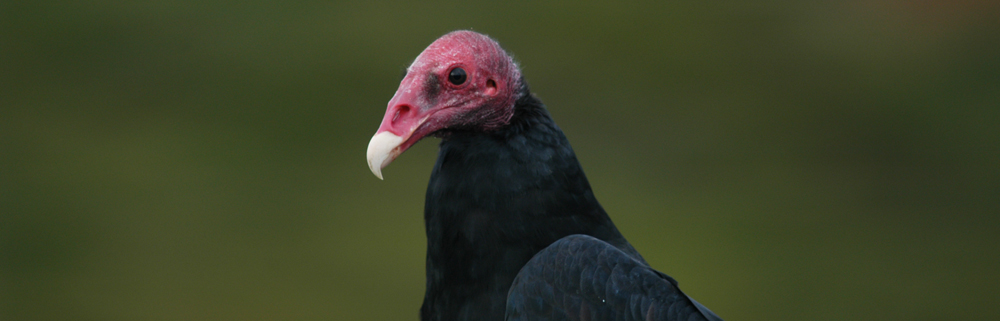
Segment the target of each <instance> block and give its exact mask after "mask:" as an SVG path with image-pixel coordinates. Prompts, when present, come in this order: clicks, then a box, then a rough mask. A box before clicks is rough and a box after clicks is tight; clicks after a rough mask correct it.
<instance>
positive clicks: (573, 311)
mask: <svg viewBox="0 0 1000 321" xmlns="http://www.w3.org/2000/svg"><path fill="white" fill-rule="evenodd" d="M506 320H508V321H514V320H595V321H596V320H637V321H638V320H691V321H693V320H710V321H713V320H718V321H721V320H722V319H721V318H719V317H718V316H716V315H715V314H714V313H712V312H711V311H709V310H708V309H707V308H705V307H704V306H702V305H701V304H699V303H698V302H695V301H694V300H692V299H691V298H689V297H688V296H687V295H685V294H684V293H683V292H681V290H680V289H678V288H677V281H674V279H673V278H671V277H669V276H667V275H665V274H663V273H660V272H657V271H656V270H653V269H652V268H650V267H649V266H648V265H646V264H644V263H642V262H640V261H638V260H636V259H635V258H633V257H631V256H629V255H628V254H625V252H622V251H621V250H619V249H618V248H616V247H614V246H612V245H611V244H608V243H606V242H604V241H601V240H599V239H596V238H594V237H591V236H587V235H579V234H577V235H570V236H567V237H564V238H562V239H559V240H558V241H556V242H554V243H552V245H549V246H548V247H546V248H545V249H544V250H542V251H540V252H538V254H536V255H535V256H534V257H532V258H531V260H530V261H528V263H527V264H525V265H524V267H523V268H521V271H520V272H518V274H517V277H516V278H515V279H514V282H513V284H512V285H511V288H510V291H509V292H508V294H507V311H506Z"/></svg>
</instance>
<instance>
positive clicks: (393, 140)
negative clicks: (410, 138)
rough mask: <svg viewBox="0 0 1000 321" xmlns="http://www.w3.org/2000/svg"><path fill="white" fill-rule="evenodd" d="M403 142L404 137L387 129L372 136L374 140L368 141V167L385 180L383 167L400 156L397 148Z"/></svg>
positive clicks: (376, 175)
mask: <svg viewBox="0 0 1000 321" xmlns="http://www.w3.org/2000/svg"><path fill="white" fill-rule="evenodd" d="M402 143H403V138H402V137H399V136H396V135H394V134H392V133H390V132H387V131H385V132H380V133H376V134H375V136H372V140H371V141H370V142H368V168H369V169H371V171H372V174H375V177H378V179H380V180H385V179H383V178H382V168H385V167H386V166H387V165H389V163H391V162H392V160H393V159H395V158H396V156H398V151H397V149H396V148H397V147H399V145H400V144H402Z"/></svg>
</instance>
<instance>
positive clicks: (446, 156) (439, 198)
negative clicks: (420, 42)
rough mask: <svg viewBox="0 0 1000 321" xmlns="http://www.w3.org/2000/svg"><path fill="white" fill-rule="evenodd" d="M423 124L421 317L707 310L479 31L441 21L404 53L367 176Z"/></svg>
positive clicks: (671, 315) (602, 316) (656, 316)
mask: <svg viewBox="0 0 1000 321" xmlns="http://www.w3.org/2000/svg"><path fill="white" fill-rule="evenodd" d="M428 135H430V136H436V137H440V138H441V146H440V152H439V154H438V158H437V163H436V164H435V165H434V170H433V172H432V173H431V178H430V183H429V184H428V186H427V195H426V200H425V206H424V220H425V228H426V230H427V289H426V293H425V296H424V303H423V306H422V307H421V309H420V316H421V319H422V320H424V321H430V320H501V319H506V320H721V319H720V318H719V317H718V316H716V315H715V314H714V313H712V312H711V311H709V310H708V309H707V308H705V307H704V306H702V305H701V304H699V303H698V302H695V301H694V300H693V299H691V298H690V297H688V296H687V295H685V294H684V293H683V292H681V291H680V290H679V289H678V288H677V282H676V281H674V279H672V278H670V277H669V276H667V275H665V274H663V273H660V272H657V271H656V270H653V269H652V268H651V267H650V266H649V264H647V263H646V261H645V260H643V258H642V256H641V255H639V253H638V252H636V250H635V249H634V248H632V246H631V245H630V244H629V243H628V241H626V240H625V238H624V237H623V236H622V235H621V233H619V232H618V229H617V228H615V225H614V223H612V222H611V219H610V218H609V217H608V215H607V213H605V212H604V209H603V208H601V205H600V204H598V203H597V199H596V198H595V197H594V193H593V192H592V191H591V189H590V183H588V182H587V178H586V177H585V176H584V174H583V169H582V168H581V167H580V164H579V162H578V161H577V159H576V155H575V154H574V153H573V149H572V148H571V147H570V145H569V142H568V141H567V140H566V136H564V135H563V133H562V131H561V130H560V129H559V127H558V126H556V124H555V122H553V121H552V118H551V117H550V116H549V113H548V111H546V109H545V107H544V105H542V103H541V101H540V100H538V98H536V97H535V96H534V95H532V94H531V92H530V91H529V90H528V86H527V84H526V83H525V81H524V79H523V78H522V77H521V71H520V70H519V68H518V66H517V64H516V63H515V62H514V61H513V59H511V57H510V56H509V55H508V54H507V53H506V52H505V51H504V50H503V49H502V48H500V45H499V44H497V42H496V41H494V40H493V39H491V38H489V37H488V36H485V35H482V34H479V33H476V32H472V31H455V32H451V33H448V34H446V35H444V36H442V37H441V38H439V39H437V40H436V41H434V43H431V45H430V46H428V47H427V49H425V50H424V51H423V52H422V53H421V54H420V55H419V56H417V58H416V60H415V61H414V62H413V64H412V65H410V67H409V68H407V70H406V75H405V76H404V78H403V80H402V81H401V82H400V85H399V89H398V90H397V91H396V94H395V95H394V96H393V97H392V99H391V100H390V101H389V106H388V108H387V110H386V112H385V116H384V117H383V118H382V124H381V125H380V126H379V128H378V131H376V133H375V136H374V137H372V139H371V142H370V143H369V144H368V166H369V167H370V168H371V170H372V172H373V173H374V174H375V176H377V177H378V178H379V179H381V178H382V168H384V167H385V166H386V165H389V163H390V162H392V161H393V159H395V158H396V157H397V156H399V155H400V154H401V153H403V152H404V151H406V149H407V148H409V147H410V146H412V145H413V144H415V143H416V142H417V141H419V140H420V139H421V138H423V137H426V136H428Z"/></svg>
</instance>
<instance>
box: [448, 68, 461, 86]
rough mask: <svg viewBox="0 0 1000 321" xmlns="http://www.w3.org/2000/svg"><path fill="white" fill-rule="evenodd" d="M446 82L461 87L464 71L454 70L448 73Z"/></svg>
mask: <svg viewBox="0 0 1000 321" xmlns="http://www.w3.org/2000/svg"><path fill="white" fill-rule="evenodd" d="M448 81H450V82H451V83H452V84H456V85H461V84H463V83H465V69H462V68H455V69H452V70H451V72H449V73H448Z"/></svg>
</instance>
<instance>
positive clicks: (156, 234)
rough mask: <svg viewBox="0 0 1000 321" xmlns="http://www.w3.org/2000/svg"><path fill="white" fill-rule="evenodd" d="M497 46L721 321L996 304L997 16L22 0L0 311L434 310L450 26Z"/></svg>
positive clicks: (966, 312)
mask: <svg viewBox="0 0 1000 321" xmlns="http://www.w3.org/2000/svg"><path fill="white" fill-rule="evenodd" d="M455 29H473V30H476V31H479V32H484V33H487V34H489V35H491V36H493V37H495V38H496V39H498V40H499V41H500V43H501V44H502V45H503V46H504V47H505V48H506V49H507V50H509V51H510V52H511V53H512V54H513V55H514V56H515V58H516V59H517V60H518V61H519V62H520V63H521V66H522V68H523V71H524V75H525V76H526V77H527V80H528V82H529V83H530V84H531V86H532V89H533V90H534V92H536V93H537V94H538V96H540V97H541V98H542V99H543V100H544V101H545V102H546V103H547V105H548V106H549V109H550V111H551V113H552V114H553V117H555V119H556V121H557V122H558V123H559V124H560V125H561V126H562V128H563V129H564V130H565V132H566V135H567V136H569V139H570V141H571V142H573V146H574V148H575V149H576V151H577V154H578V156H579V158H580V161H581V163H582V164H583V166H584V168H585V169H586V171H587V174H588V176H589V178H590V180H591V183H592V185H593V187H594V190H595V192H596V194H597V195H598V198H599V199H600V200H601V201H602V203H603V205H604V206H605V208H606V209H607V210H608V212H609V213H610V215H611V217H612V218H613V219H614V221H615V222H616V223H617V224H618V227H619V228H620V229H621V231H622V232H623V233H624V234H625V235H626V236H627V237H628V238H629V240H630V241H631V242H632V243H633V244H634V245H635V247H636V248H637V249H639V251H641V252H642V253H643V254H644V255H645V257H646V258H647V259H648V260H649V262H650V263H652V265H653V266H654V267H656V268H657V269H659V270H661V271H664V272H666V273H668V274H670V275H672V276H674V277H676V278H677V279H678V280H679V281H680V282H681V286H682V289H684V290H685V291H686V292H687V293H688V294H690V295H692V296H693V297H695V298H697V299H699V300H700V301H701V302H702V303H704V304H705V305H707V306H709V307H711V308H712V309H713V310H714V311H715V312H717V313H718V314H719V315H721V316H722V317H724V318H726V319H727V320H848V319H863V320H878V319H890V320H960V319H967V320H989V319H993V320H996V319H1000V308H998V306H1000V302H998V301H1000V300H998V298H1000V296H998V295H997V289H998V288H1000V273H998V271H1000V245H998V244H1000V215H998V214H1000V5H998V4H997V2H990V1H927V2H923V1H921V2H919V4H912V3H910V1H826V2H809V4H805V3H804V2H798V1H766V2H762V3H756V4H736V3H726V4H683V3H665V4H656V3H646V4H609V3H585V4H581V3H536V2H531V3H504V2H492V3H479V4H470V3H465V2H461V3H452V2H434V3H431V2H424V3H414V2H399V3H397V2H367V3H360V2H359V3H334V2H322V1H294V2H293V1H289V2H280V1H274V2H273V3H272V2H260V1H228V2H223V1H183V2H181V1H142V2H137V3H124V2H123V3H118V2H112V1H75V2H70V1H67V2H46V1H3V2H2V3H0V319H2V320H416V319H417V313H418V309H419V306H420V302H421V300H422V297H423V291H424V278H423V273H424V251H425V239H424V235H423V233H424V232H423V217H422V213H423V195H424V189H425V186H426V185H425V184H426V182H427V179H428V176H429V174H430V170H431V166H432V164H433V162H434V158H435V153H436V149H437V146H436V145H437V139H433V138H429V139H427V140H425V141H423V142H421V143H419V144H417V145H416V146H415V147H414V148H413V149H411V150H410V151H408V152H407V153H406V154H404V155H403V156H402V157H400V158H399V159H397V160H396V162H394V163H393V164H392V165H391V166H389V167H388V168H386V170H385V171H384V174H385V177H386V180H385V181H379V180H378V179H376V178H375V177H374V176H373V175H372V174H371V172H369V170H368V167H367V165H366V163H365V148H366V146H367V143H368V140H369V138H370V137H371V135H372V134H373V133H374V132H375V129H376V128H377V127H378V125H379V122H380V121H381V119H382V114H383V113H384V111H385V107H386V102H387V101H388V100H389V98H390V97H391V96H392V94H393V93H394V92H395V90H396V86H397V85H398V81H399V79H400V75H401V73H402V71H403V69H404V68H405V67H406V66H407V65H409V63H410V62H411V61H412V59H413V58H414V57H416V56H417V54H419V53H420V51H421V50H423V48H424V47H425V46H427V45H428V44H430V43H431V42H432V41H433V40H434V39H436V38H437V37H438V36H440V35H442V34H444V33H446V32H448V31H451V30H455Z"/></svg>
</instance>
